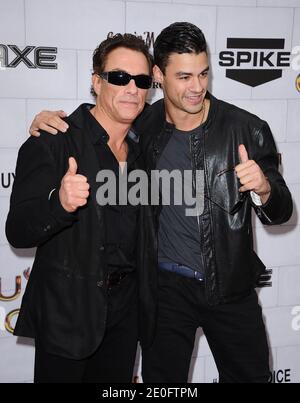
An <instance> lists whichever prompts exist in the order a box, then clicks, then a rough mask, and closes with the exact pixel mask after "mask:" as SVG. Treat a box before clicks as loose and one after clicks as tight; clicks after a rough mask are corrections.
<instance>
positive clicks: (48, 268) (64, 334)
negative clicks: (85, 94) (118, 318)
mask: <svg viewBox="0 0 300 403" xmlns="http://www.w3.org/2000/svg"><path fill="white" fill-rule="evenodd" d="M84 107H86V106H84V105H81V106H80V107H79V108H78V109H77V110H76V111H75V112H74V113H73V114H72V115H70V117H69V118H67V122H68V124H69V130H68V133H67V134H62V133H59V134H58V135H56V136H53V135H49V134H47V133H42V134H41V137H40V138H35V137H30V138H29V139H28V140H27V141H26V142H25V143H24V144H23V146H22V147H21V149H20V151H19V155H18V162H17V168H16V178H15V182H14V186H13V190H12V195H11V205H10V211H9V214H8V218H7V222H6V234H7V238H8V240H9V242H10V243H11V244H12V245H13V246H14V247H21V248H27V247H34V246H37V252H36V256H35V261H34V264H33V268H32V272H31V275H30V278H29V282H28V284H27V287H26V291H25V294H24V297H23V300H22V306H21V310H20V314H19V318H18V321H17V324H16V327H15V334H16V335H20V336H27V337H33V338H37V339H38V340H39V342H41V343H42V345H43V348H45V349H46V351H48V352H50V353H53V354H56V355H59V356H63V357H66V358H73V359H82V358H84V357H87V356H88V355H90V354H92V353H93V352H94V351H95V350H96V348H97V347H98V346H99V344H100V342H101V340H102V338H103V334H104V330H105V322H106V311H107V309H106V306H107V301H106V291H105V272H106V268H105V257H104V256H105V255H104V254H105V251H104V240H105V233H104V223H103V212H102V208H101V207H100V206H99V205H98V204H97V203H96V191H97V186H96V174H97V172H98V171H99V165H98V161H97V157H96V154H95V151H94V148H93V145H92V143H91V142H90V140H89V136H87V134H86V133H87V128H86V127H85V119H84V113H83V108H84ZM71 156H73V157H74V158H75V159H76V161H77V164H78V171H77V172H78V173H80V174H82V175H84V176H86V177H87V179H88V183H89V184H90V196H89V199H88V203H87V205H86V206H85V207H83V208H80V209H78V210H77V212H76V213H67V212H66V211H65V210H64V209H63V208H62V206H61V204H60V201H59V198H58V190H59V188H60V182H61V179H62V177H63V176H64V175H65V173H66V171H67V169H68V158H69V157H71ZM136 164H137V167H138V168H139V169H141V168H143V165H142V157H141V156H140V157H139V158H138V159H137V161H136ZM53 189H56V190H54V191H53V193H52V194H51V198H50V200H49V194H50V192H51V191H52V190H53ZM143 211H144V210H143ZM148 222H150V221H149V220H148ZM140 225H142V226H144V225H147V219H146V221H145V219H144V218H143V214H141V219H140ZM140 233H141V234H142V233H143V230H142V228H140ZM142 238H143V237H141V236H140V237H139V241H140V243H141V244H142V242H143V239H142ZM141 244H140V245H138V250H139V257H141V256H142V253H143V252H142V250H143V247H142V245H141ZM140 261H141V259H140ZM138 271H139V279H140V291H141V294H142V295H143V296H145V295H148V294H149V292H148V291H147V287H148V285H147V279H146V278H145V276H144V275H143V273H142V271H143V266H142V265H139V264H138ZM146 277H147V276H146ZM144 279H145V280H146V281H144ZM144 286H146V289H145V288H144Z"/></svg>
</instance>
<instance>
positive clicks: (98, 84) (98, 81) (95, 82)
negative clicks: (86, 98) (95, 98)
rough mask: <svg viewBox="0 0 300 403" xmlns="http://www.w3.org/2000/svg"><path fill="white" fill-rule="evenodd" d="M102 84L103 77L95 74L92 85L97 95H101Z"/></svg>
mask: <svg viewBox="0 0 300 403" xmlns="http://www.w3.org/2000/svg"><path fill="white" fill-rule="evenodd" d="M101 84H102V79H101V77H99V76H98V74H93V75H92V85H93V88H94V91H95V93H96V94H97V95H99V93H100V89H101Z"/></svg>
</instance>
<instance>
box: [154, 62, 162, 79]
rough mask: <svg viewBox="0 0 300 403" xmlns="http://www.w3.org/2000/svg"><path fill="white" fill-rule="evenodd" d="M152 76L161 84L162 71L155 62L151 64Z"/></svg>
mask: <svg viewBox="0 0 300 403" xmlns="http://www.w3.org/2000/svg"><path fill="white" fill-rule="evenodd" d="M153 77H154V80H155V81H156V82H157V83H159V84H163V82H164V75H163V72H162V71H161V69H160V68H159V67H158V66H157V65H156V64H155V66H153Z"/></svg>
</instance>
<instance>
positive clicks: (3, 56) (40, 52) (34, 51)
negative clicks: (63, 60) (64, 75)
mask: <svg viewBox="0 0 300 403" xmlns="http://www.w3.org/2000/svg"><path fill="white" fill-rule="evenodd" d="M56 54H57V48H55V47H47V46H43V47H42V46H38V47H36V46H25V48H24V49H20V48H19V47H18V46H17V45H1V44H0V68H2V69H5V68H16V67H18V66H19V65H20V64H21V63H22V64H25V66H26V67H28V68H29V69H57V63H54V61H55V60H56ZM29 55H30V57H29Z"/></svg>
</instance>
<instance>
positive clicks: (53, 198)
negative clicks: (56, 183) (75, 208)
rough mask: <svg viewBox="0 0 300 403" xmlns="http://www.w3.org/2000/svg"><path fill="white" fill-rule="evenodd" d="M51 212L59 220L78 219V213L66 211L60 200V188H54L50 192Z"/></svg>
mask: <svg viewBox="0 0 300 403" xmlns="http://www.w3.org/2000/svg"><path fill="white" fill-rule="evenodd" d="M49 204H50V212H51V214H52V215H53V216H54V218H55V219H57V220H58V221H64V222H70V223H72V222H73V221H76V220H77V217H76V213H69V212H68V211H66V210H65V209H64V208H63V206H62V205H61V202H60V200H59V190H58V189H53V190H51V192H50V193H49Z"/></svg>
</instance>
